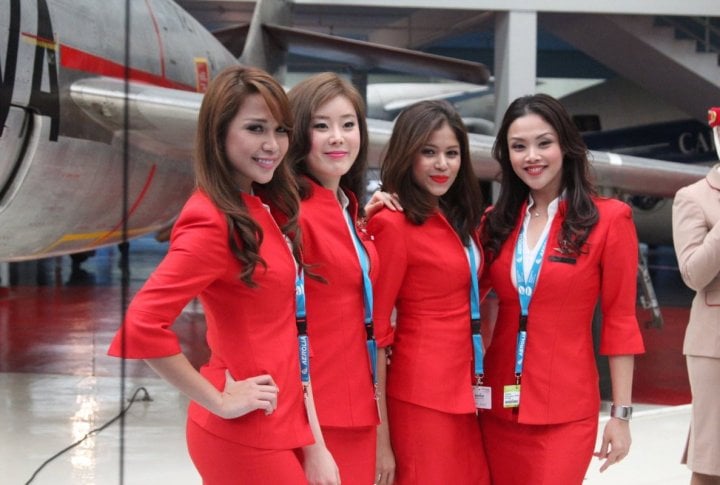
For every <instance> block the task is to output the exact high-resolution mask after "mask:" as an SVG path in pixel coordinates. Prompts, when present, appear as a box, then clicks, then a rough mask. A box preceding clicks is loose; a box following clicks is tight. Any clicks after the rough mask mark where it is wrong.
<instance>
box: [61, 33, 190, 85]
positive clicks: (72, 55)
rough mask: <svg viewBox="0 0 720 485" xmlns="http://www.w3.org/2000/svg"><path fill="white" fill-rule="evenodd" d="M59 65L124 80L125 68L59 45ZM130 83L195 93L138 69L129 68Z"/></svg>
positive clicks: (169, 80)
mask: <svg viewBox="0 0 720 485" xmlns="http://www.w3.org/2000/svg"><path fill="white" fill-rule="evenodd" d="M60 65H61V66H62V67H63V68H65V69H73V70H76V71H82V72H87V73H90V74H97V75H99V76H107V77H114V78H118V79H124V78H125V66H124V65H122V64H120V63H117V62H114V61H111V60H109V59H105V58H102V57H100V56H96V55H95V54H91V53H89V52H85V51H81V50H79V49H75V48H74V47H70V46H68V45H65V44H60ZM128 76H129V78H130V81H137V82H143V83H147V84H152V85H153V86H160V87H162V88H172V89H181V90H183V91H193V92H195V87H194V86H189V85H187V84H182V83H179V82H175V81H173V80H171V79H167V78H166V77H165V76H158V75H157V74H152V73H150V72H147V71H141V70H140V69H133V68H130V70H129V74H128Z"/></svg>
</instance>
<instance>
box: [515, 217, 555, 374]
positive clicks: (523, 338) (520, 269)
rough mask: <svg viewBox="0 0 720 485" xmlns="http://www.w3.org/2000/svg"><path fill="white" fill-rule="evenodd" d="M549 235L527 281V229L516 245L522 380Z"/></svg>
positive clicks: (518, 369) (518, 352)
mask: <svg viewBox="0 0 720 485" xmlns="http://www.w3.org/2000/svg"><path fill="white" fill-rule="evenodd" d="M547 240H548V234H546V235H545V237H544V238H543V240H542V242H541V243H540V244H541V245H540V250H539V251H538V253H537V255H536V256H535V259H534V260H533V262H532V266H531V267H530V273H529V274H528V277H527V280H526V279H525V269H524V265H523V257H524V254H525V250H524V248H525V228H524V227H522V228H521V229H520V235H519V236H518V240H517V243H516V244H515V276H516V280H517V281H516V283H517V291H518V298H519V300H520V326H519V328H518V337H517V344H516V347H515V377H516V379H518V380H519V379H520V376H521V375H522V368H523V360H524V358H525V344H526V342H527V320H528V312H529V310H530V301H531V300H532V297H533V292H534V291H535V286H536V285H537V280H538V276H539V274H540V267H541V266H542V259H543V254H544V253H545V246H546V245H547Z"/></svg>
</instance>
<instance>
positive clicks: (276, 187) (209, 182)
mask: <svg viewBox="0 0 720 485" xmlns="http://www.w3.org/2000/svg"><path fill="white" fill-rule="evenodd" d="M291 126H292V118H291V115H290V110H289V104H288V100H287V97H286V95H285V93H284V91H283V89H282V87H281V86H280V85H279V84H278V83H277V82H276V81H275V80H274V79H272V78H271V77H270V76H269V75H268V74H267V73H265V72H264V71H261V70H258V69H252V68H243V67H237V66H236V67H232V68H228V69H226V70H225V71H223V72H221V73H220V74H219V75H218V76H217V78H216V79H214V80H213V82H212V83H211V84H210V86H209V89H208V91H207V93H206V94H205V97H204V98H203V102H202V106H201V108H200V115H199V120H198V134H197V142H196V143H197V150H196V159H195V174H196V179H197V186H198V189H197V191H196V192H195V193H194V194H193V195H192V196H191V197H190V199H189V200H188V202H187V203H186V205H185V207H184V208H183V210H182V212H181V213H180V216H179V217H178V220H177V222H176V223H175V226H174V229H173V232H172V237H171V241H170V249H169V252H168V254H167V255H166V257H165V258H164V259H163V261H162V262H161V263H160V265H159V266H158V268H157V269H156V270H155V271H154V272H153V274H152V275H151V276H150V278H149V279H148V281H147V282H146V284H145V285H144V286H143V288H142V289H141V290H140V292H139V293H138V294H137V295H136V296H135V298H134V299H133V301H132V303H131V304H130V307H129V309H128V312H127V318H126V321H125V324H124V325H123V327H122V328H121V330H120V331H119V332H118V334H117V335H116V337H115V339H114V340H113V342H112V344H111V347H110V354H112V355H115V356H119V357H124V358H138V359H145V360H146V362H148V364H149V365H150V366H151V367H152V368H153V369H154V370H155V371H156V372H157V373H158V374H159V375H160V376H162V377H163V378H165V379H167V380H168V381H169V382H170V383H171V384H173V385H174V386H175V387H177V388H178V389H179V390H180V391H181V392H183V393H184V394H186V395H187V396H188V397H189V398H190V399H191V402H190V408H189V410H188V422H187V441H188V449H189V452H190V456H191V458H192V460H193V462H194V464H195V466H196V467H197V469H198V471H199V473H200V475H201V476H202V479H203V483H205V484H208V485H218V484H220V485H222V484H238V483H253V484H254V483H272V484H278V485H279V484H288V483H293V484H295V483H307V481H308V480H309V481H310V482H312V483H317V482H321V483H339V480H338V476H337V468H336V466H335V464H334V462H333V460H332V457H331V455H330V454H329V452H328V450H327V449H326V448H325V446H324V444H323V441H322V436H321V434H320V429H319V426H318V424H317V417H316V415H315V411H314V405H313V400H312V389H308V398H307V399H306V403H305V405H304V404H303V389H302V387H301V382H300V367H299V364H298V343H297V330H296V325H295V280H296V274H297V272H296V264H295V260H294V258H293V252H296V251H297V250H298V247H297V244H296V243H295V241H290V239H288V237H287V236H286V235H287V234H294V233H296V230H295V228H296V224H297V219H296V214H297V208H298V198H297V192H296V191H295V189H294V184H293V181H292V175H291V174H290V171H289V169H288V167H287V164H285V163H283V159H284V156H285V154H286V152H287V149H288V145H289V128H290V127H291ZM255 186H264V187H265V189H266V190H265V193H266V194H267V195H268V198H269V200H268V202H270V203H272V204H273V206H275V207H281V208H283V211H284V216H285V219H286V221H287V222H286V223H285V224H284V225H283V227H282V228H280V227H278V225H277V224H276V222H275V220H274V219H273V218H272V217H271V215H270V212H269V211H268V208H267V206H265V201H263V200H261V199H260V198H258V197H257V196H255V195H253V188H254V187H255ZM259 235H261V237H259ZM289 242H291V244H289ZM196 296H199V298H200V301H201V303H202V305H203V309H204V311H205V316H206V321H207V343H208V346H209V348H210V352H211V355H210V360H209V362H208V363H206V364H205V365H204V366H203V367H202V368H201V369H200V372H198V371H197V370H195V369H194V368H193V366H192V365H191V364H190V362H189V361H188V359H187V358H186V357H185V356H184V354H183V353H182V351H181V348H180V345H179V343H178V339H177V336H176V335H175V333H174V332H173V331H172V330H171V328H170V327H171V325H172V324H173V322H174V321H175V319H176V317H177V316H178V315H179V313H180V312H181V311H182V309H183V308H184V307H185V305H186V304H187V303H188V301H189V300H191V299H192V298H194V297H196ZM306 406H307V414H306V410H305V407H306ZM308 421H309V422H308ZM313 435H314V439H315V444H312V443H313ZM301 447H302V450H303V452H304V456H305V458H304V468H305V470H304V471H303V463H301V461H300V460H299V458H298V456H299V453H298V451H299V449H300V448H301ZM306 476H307V480H306Z"/></svg>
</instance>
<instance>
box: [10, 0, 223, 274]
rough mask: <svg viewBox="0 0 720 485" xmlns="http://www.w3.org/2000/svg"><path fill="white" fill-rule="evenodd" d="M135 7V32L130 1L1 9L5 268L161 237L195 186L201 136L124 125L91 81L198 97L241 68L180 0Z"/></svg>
mask: <svg viewBox="0 0 720 485" xmlns="http://www.w3.org/2000/svg"><path fill="white" fill-rule="evenodd" d="M130 5H131V8H130V12H129V17H128V18H129V23H128V24H127V25H126V15H125V2H124V1H122V0H107V1H104V2H102V3H99V2H97V1H96V0H74V1H72V2H67V1H63V0H23V1H20V0H1V1H0V11H2V12H3V15H0V60H1V62H0V82H1V84H0V101H2V103H1V104H0V261H17V260H23V259H35V258H39V257H46V256H51V255H56V254H67V253H72V252H77V251H82V250H85V249H89V248H94V247H98V246H101V245H109V244H115V243H117V242H119V241H121V238H122V233H123V231H122V229H123V227H124V226H125V225H126V227H127V232H128V235H129V236H130V237H133V236H135V235H139V234H144V233H148V232H152V231H155V230H158V229H160V228H162V227H163V226H165V225H167V224H168V223H169V222H170V221H172V219H173V217H174V216H175V215H176V214H177V213H178V211H179V209H180V207H181V205H182V203H183V202H184V200H185V199H186V198H187V195H188V194H189V193H190V191H191V190H192V187H193V177H192V170H191V163H190V160H191V156H192V136H188V133H187V132H184V133H183V134H182V136H178V139H177V140H171V139H168V138H167V137H164V138H163V137H162V136H158V137H156V136H153V129H152V126H151V125H150V123H146V122H145V119H144V113H142V112H139V111H140V110H138V109H136V108H133V105H128V106H130V107H131V109H129V110H128V113H127V114H128V116H127V118H125V117H124V116H123V114H124V113H122V110H121V111H120V112H119V113H118V110H117V109H116V108H113V107H112V106H109V105H107V106H104V105H103V104H102V101H98V102H97V103H96V104H95V105H91V103H90V102H88V101H87V99H89V98H88V94H87V93H88V92H89V89H88V83H90V84H91V85H92V83H93V82H95V81H98V80H99V81H100V82H106V81H108V80H116V81H119V83H118V84H117V86H119V89H120V90H122V88H123V86H124V85H125V80H126V79H127V82H128V86H131V85H132V86H147V87H157V88H162V89H167V90H172V91H183V92H187V93H188V95H190V94H192V93H196V94H195V95H196V96H197V99H200V97H201V94H197V93H202V91H204V89H205V87H206V86H207V83H208V82H209V79H210V78H211V76H212V75H213V74H215V73H217V72H218V71H219V70H221V69H222V68H223V67H225V66H227V65H229V64H232V63H237V60H236V59H235V58H234V57H233V56H232V55H231V54H230V53H229V52H228V51H227V50H226V49H225V48H224V47H223V46H222V45H221V44H220V43H219V42H218V41H217V40H216V39H215V38H214V37H213V36H212V35H211V34H210V33H209V32H208V31H207V30H205V28H204V27H202V26H201V25H200V24H199V23H198V22H197V21H196V20H195V19H193V18H192V17H191V16H190V15H189V14H187V13H186V12H185V11H183V10H182V9H181V8H180V7H178V6H177V5H176V4H175V3H174V2H172V1H169V0H134V1H132V2H130ZM126 27H129V28H128V32H129V37H127V38H129V42H126ZM125 65H127V66H129V67H128V69H125V67H124V66H125ZM120 96H122V92H121V93H120ZM99 99H101V98H99ZM83 101H85V102H84V104H83ZM198 102H199V101H198ZM190 116H192V115H190ZM125 120H127V121H125ZM125 133H127V137H126V136H125V135H124V134H125ZM192 134H194V132H193V133H192ZM178 135H180V134H178ZM126 161H127V182H126V183H125V182H124V180H125V166H126V165H125V162H126ZM125 186H127V202H126V203H125V204H124V203H123V200H124V193H125ZM123 206H125V207H123ZM125 213H127V217H125Z"/></svg>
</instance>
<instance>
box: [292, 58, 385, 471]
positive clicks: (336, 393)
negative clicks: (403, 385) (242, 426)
mask: <svg viewBox="0 0 720 485" xmlns="http://www.w3.org/2000/svg"><path fill="white" fill-rule="evenodd" d="M288 96H289V98H290V104H291V107H292V112H293V115H294V123H295V131H294V136H293V142H292V143H291V145H290V149H289V151H288V163H289V165H290V166H291V167H293V169H294V170H295V173H296V176H297V180H298V185H299V187H300V197H301V204H300V206H301V209H300V219H299V224H300V228H301V230H302V235H303V259H304V262H305V264H306V265H307V267H308V273H307V276H308V277H307V278H306V279H305V297H306V308H307V320H308V335H309V338H310V342H311V347H312V354H311V374H312V381H313V390H314V392H315V403H316V405H317V413H318V419H319V420H320V425H321V427H322V431H323V437H324V439H325V443H326V445H327V447H328V449H329V450H330V452H331V453H332V455H333V457H334V458H335V461H336V463H337V464H338V468H339V469H340V478H341V481H342V483H343V485H352V484H357V485H369V484H371V483H384V482H383V481H380V480H390V481H389V482H388V483H391V482H392V472H393V464H392V462H390V463H389V464H386V465H383V466H380V467H379V468H378V470H377V472H376V446H377V426H378V423H379V416H378V406H377V404H376V401H375V398H376V395H375V390H374V385H373V380H374V375H375V372H374V367H375V360H376V357H375V354H376V352H377V350H376V349H375V341H374V339H373V338H372V334H373V322H372V305H373V299H372V296H373V295H372V292H373V283H375V278H376V276H377V271H378V261H377V253H376V252H375V247H374V245H373V244H372V241H370V238H369V237H368V236H367V234H366V233H365V232H364V231H363V230H361V229H359V228H358V225H357V221H358V212H359V207H358V199H360V198H361V197H362V196H363V193H364V189H365V187H364V175H365V170H366V168H367V150H368V132H367V125H366V121H365V108H364V103H363V100H362V97H361V96H360V94H359V93H358V91H357V90H356V89H355V88H354V87H353V86H352V85H351V84H350V83H349V82H348V81H346V80H344V79H342V78H341V77H340V76H338V75H337V74H334V73H331V72H324V73H320V74H316V75H314V76H311V77H309V78H306V79H305V80H303V81H301V82H300V83H299V84H297V85H296V86H295V87H293V88H292V89H291V90H290V92H289V93H288ZM383 403H384V401H382V402H381V405H382V408H383V409H384V404H383ZM385 429H386V427H385V428H383V430H385ZM381 435H383V436H386V435H387V433H384V434H383V433H381ZM382 443H385V444H386V445H388V446H389V444H388V443H389V440H388V439H387V438H385V440H384V441H382ZM378 475H380V476H379V477H378ZM378 478H379V480H378Z"/></svg>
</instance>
